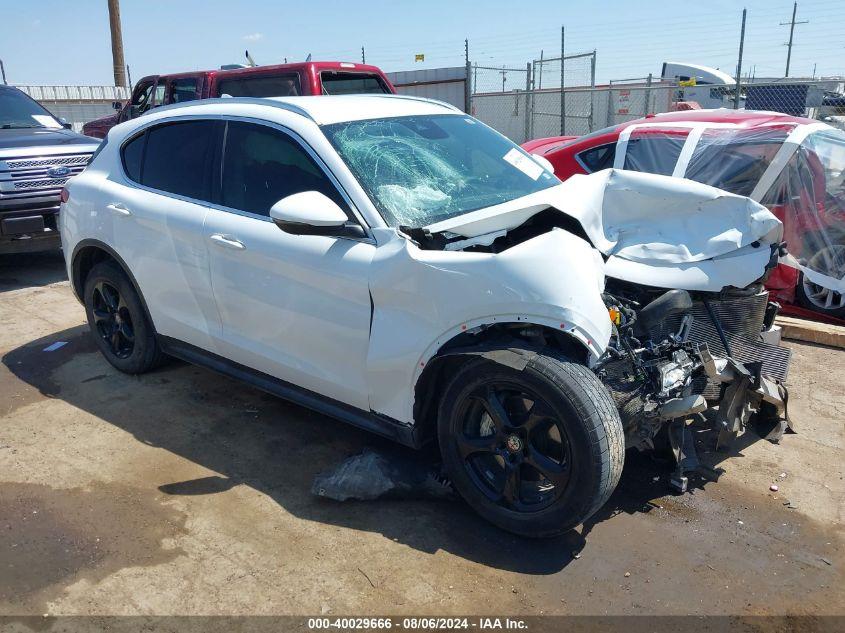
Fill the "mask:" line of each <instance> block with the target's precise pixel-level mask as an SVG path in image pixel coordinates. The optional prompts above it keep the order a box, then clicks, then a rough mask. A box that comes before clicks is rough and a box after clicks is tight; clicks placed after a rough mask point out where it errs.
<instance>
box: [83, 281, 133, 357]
mask: <svg viewBox="0 0 845 633" xmlns="http://www.w3.org/2000/svg"><path fill="white" fill-rule="evenodd" d="M92 313H93V316H94V324H95V326H96V328H97V334H98V335H99V336H100V337H101V338H102V339H103V340H104V341H105V342H106V344H107V345H108V346H109V349H110V350H111V351H112V353H113V354H114V355H115V356H116V357H117V358H129V357H130V356H131V355H132V350H133V349H134V348H135V329H134V328H133V326H132V316H131V315H130V314H129V307H128V306H127V305H126V301H125V300H124V298H123V297H122V296H121V294H120V291H119V290H118V289H117V288H116V287H114V286H113V285H112V284H110V283H109V282H107V281H99V282H97V283H96V284H95V285H94V293H93V310H92Z"/></svg>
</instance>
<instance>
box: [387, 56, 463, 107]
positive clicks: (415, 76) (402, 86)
mask: <svg viewBox="0 0 845 633" xmlns="http://www.w3.org/2000/svg"><path fill="white" fill-rule="evenodd" d="M387 78H388V79H390V83H392V84H393V85H394V87H395V88H396V92H398V93H399V94H406V95H413V96H415V97H425V98H426V99H437V100H438V101H445V102H446V103H450V104H452V105H453V106H455V107H457V108H460V109H461V110H463V109H464V105H465V103H464V99H465V93H464V91H465V88H464V82H465V80H466V68H464V67H463V66H456V67H452V68H427V69H424V70H404V71H400V72H394V73H387Z"/></svg>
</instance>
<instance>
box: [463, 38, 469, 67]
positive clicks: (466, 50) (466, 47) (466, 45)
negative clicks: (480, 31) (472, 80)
mask: <svg viewBox="0 0 845 633" xmlns="http://www.w3.org/2000/svg"><path fill="white" fill-rule="evenodd" d="M464 64H465V65H466V64H469V38H467V39H465V40H464Z"/></svg>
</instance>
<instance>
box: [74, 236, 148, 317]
mask: <svg viewBox="0 0 845 633" xmlns="http://www.w3.org/2000/svg"><path fill="white" fill-rule="evenodd" d="M89 247H94V248H97V249H99V250H101V251H104V252H105V253H107V254H108V256H109V257H110V258H111V259H113V260H114V261H115V262H117V264H118V266H120V267H121V269H123V272H124V273H126V276H127V277H128V278H129V281H130V282H131V283H132V287H133V288H134V289H135V292H136V293H137V294H138V298H139V299H140V300H141V307H143V309H144V314H145V316H146V317H147V319H149V322H150V323H152V324H153V329H155V322H154V321H153V318H152V316H151V315H150V310H149V308H148V307H147V302H146V300H145V299H144V293H143V292H141V287H140V286H139V285H138V280H137V279H135V275H133V274H132V270H131V269H130V268H129V266H127V265H126V261H124V259H123V258H122V257H121V256H120V255H119V254H118V252H117V251H116V250H114V248H112V247H111V246H109V245H108V244H106V243H105V242H101V241H100V240H97V239H92V238H86V239H84V240H80V241H79V242H77V244H76V246H74V247H73V253H72V254H71V256H70V273H71V276H70V286H71V289H72V290H73V294H74V296H75V297H76V300H77V301H79V303H81V304H82V305H83V306H84V305H85V299H84V297H82V296H81V295H82V291H83V289H84V287H85V280H84V279H82V278H81V273H82V271H81V267H82V263H83V262H82V258H81V257H80V255H81V251H83V250H85V249H86V248H89Z"/></svg>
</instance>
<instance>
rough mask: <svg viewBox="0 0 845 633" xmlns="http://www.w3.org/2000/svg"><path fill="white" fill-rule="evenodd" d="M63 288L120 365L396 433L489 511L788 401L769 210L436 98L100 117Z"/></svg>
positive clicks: (600, 494)
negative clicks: (518, 135) (481, 117)
mask: <svg viewBox="0 0 845 633" xmlns="http://www.w3.org/2000/svg"><path fill="white" fill-rule="evenodd" d="M63 200H64V204H63V206H62V210H61V234H62V241H63V244H64V252H65V256H66V258H67V267H68V272H69V275H70V278H71V280H72V284H73V288H74V290H75V292H76V293H77V295H78V297H79V298H80V300H81V301H82V302H83V303H84V305H85V309H86V312H87V316H88V321H89V324H90V327H91V330H92V332H93V333H94V335H95V338H96V340H97V343H98V345H99V347H100V349H101V350H102V353H103V354H104V355H105V357H106V358H107V359H108V361H109V362H111V363H112V364H113V365H114V366H115V367H117V368H118V369H120V370H121V371H125V372H128V373H140V372H144V371H147V370H149V369H151V368H153V367H154V366H155V365H156V364H157V363H158V362H159V361H160V360H161V359H162V358H163V356H164V355H172V356H176V357H179V358H182V359H185V360H188V361H191V362H194V363H198V364H202V365H206V366H208V367H211V368H213V369H215V370H218V371H221V372H224V373H226V374H229V375H232V376H235V377H237V378H240V379H242V380H244V381H246V382H249V383H251V384H253V385H256V386H257V387H259V388H261V389H264V390H267V391H269V392H271V393H274V394H278V395H280V396H282V397H284V398H287V399H289V400H292V401H295V402H298V403H300V404H304V405H306V406H308V407H312V408H313V409H316V410H318V411H321V412H323V413H326V414H328V415H330V416H333V417H335V418H339V419H341V420H344V421H347V422H350V423H352V424H355V425H358V426H360V427H363V428H365V429H368V430H370V431H374V432H376V433H379V434H382V435H385V436H388V437H390V438H393V439H395V440H397V441H399V442H402V443H403V444H407V445H410V446H420V445H422V444H423V443H425V442H427V441H430V440H434V441H437V442H438V443H439V447H440V451H441V454H442V457H443V461H444V465H445V467H446V470H447V472H448V475H449V477H450V478H451V480H452V481H453V482H454V485H455V486H456V488H457V489H458V491H459V492H460V494H461V495H462V496H463V497H464V498H465V499H466V501H467V502H468V503H469V504H470V505H471V506H472V507H473V508H475V509H476V510H477V511H478V512H479V513H480V514H482V515H483V516H484V517H486V518H487V519H489V520H490V521H492V522H493V523H495V524H497V525H499V526H501V527H503V528H505V529H507V530H511V531H513V532H516V533H519V534H525V535H530V536H542V535H551V534H556V533H559V532H562V531H564V530H567V529H570V528H572V527H573V526H575V525H577V524H579V523H580V522H582V521H583V520H584V519H586V518H587V517H588V516H590V515H591V514H592V513H593V512H595V511H596V510H597V509H598V508H599V507H600V506H601V505H602V504H603V503H604V502H605V501H606V500H607V498H608V496H609V495H610V494H611V492H612V491H613V489H614V487H615V486H616V483H617V481H618V479H619V476H620V472H621V470H622V463H623V459H624V451H625V448H626V444H627V446H628V447H632V446H636V447H639V448H644V447H648V446H650V445H651V442H652V439H653V437H654V436H655V435H656V434H657V433H658V431H659V430H660V429H661V427H663V426H667V425H668V426H669V430H670V433H669V435H670V439H672V443H673V446H674V447H675V448H676V453H677V455H678V471H677V473H676V478H675V483H676V484H677V485H678V486H679V487H681V488H683V483H684V481H685V479H684V470H685V468H686V467H688V465H689V464H688V459H689V458H690V455H688V454H686V453H688V451H689V448H688V446H686V445H685V442H684V441H683V439H684V438H683V434H684V429H685V428H686V426H685V424H686V422H687V421H688V420H689V419H690V418H691V417H693V416H695V415H696V414H698V413H700V412H702V411H704V410H705V409H707V408H708V406H710V405H713V404H719V414H718V416H717V417H716V421H715V423H716V424H718V425H720V430H721V431H722V432H723V433H725V434H728V435H730V434H732V433H736V432H738V431H739V430H741V429H742V428H743V425H744V424H745V422H746V421H747V420H748V416H749V415H750V414H751V413H753V412H754V411H763V412H765V411H766V410H767V408H768V413H769V414H770V415H772V416H774V417H776V418H778V417H779V416H780V415H781V413H783V395H784V393H783V389H782V387H781V385H780V382H781V381H782V380H783V379H784V378H785V377H786V370H787V367H788V361H789V358H788V353H786V352H785V351H784V350H782V349H781V348H779V347H777V346H776V345H773V344H770V343H768V342H766V341H765V340H764V337H762V336H761V332H763V331H764V330H765V329H766V327H767V324H770V323H771V319H772V318H773V317H774V312H775V310H774V309H772V307H771V306H770V305H769V304H768V302H767V297H766V294H765V292H763V291H762V284H761V279H762V278H763V277H764V276H765V274H766V272H767V270H768V269H769V268H771V266H773V265H774V263H775V262H776V261H777V258H778V253H779V249H780V239H781V226H780V223H779V222H778V221H777V219H775V217H774V216H773V215H772V214H771V213H769V211H767V210H766V209H765V208H763V207H761V206H759V205H757V204H756V203H754V202H751V201H750V200H748V199H747V198H741V197H738V196H733V195H730V194H726V193H724V192H722V191H719V190H716V189H712V188H710V187H707V186H705V185H700V184H696V183H691V182H685V181H681V180H674V179H670V178H666V177H662V176H654V175H649V174H634V173H626V172H619V171H612V170H610V171H606V172H600V173H598V174H594V175H591V176H581V177H574V178H572V179H571V180H569V181H568V182H566V183H564V184H561V183H560V181H558V179H557V178H555V176H554V175H552V173H551V172H550V171H549V170H547V169H546V167H545V165H544V164H543V161H542V159H539V158H534V157H531V156H529V155H528V154H526V153H525V152H523V151H522V150H521V149H520V148H518V147H517V146H515V145H514V144H513V143H511V142H510V141H509V140H507V139H506V138H504V137H503V136H501V135H500V134H498V133H497V132H495V131H493V130H491V129H490V128H488V127H486V126H485V125H483V124H482V123H480V122H479V121H477V120H475V119H473V118H472V117H470V116H467V115H465V114H463V113H462V112H460V111H458V110H456V109H454V108H452V107H450V106H447V105H445V104H442V103H437V102H432V101H427V100H422V99H414V98H407V97H396V96H363V95H362V96H348V97H297V98H295V99H219V100H214V99H212V100H206V101H202V102H197V103H195V104H187V105H180V106H173V107H165V108H161V109H159V110H157V111H155V112H153V113H150V114H149V115H147V116H144V117H141V118H139V119H136V120H133V121H131V122H127V123H124V124H122V125H119V126H117V127H115V128H113V129H112V130H111V131H110V132H109V135H108V138H107V139H106V141H105V142H104V145H103V146H102V147H101V148H100V150H99V151H98V153H97V155H96V156H95V158H94V159H93V160H92V162H91V164H90V165H89V166H88V168H87V169H86V170H85V172H84V173H83V174H82V175H81V176H78V177H77V178H75V179H74V180H73V181H72V182H71V183H69V185H68V187H67V189H66V190H65V191H64V192H63Z"/></svg>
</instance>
